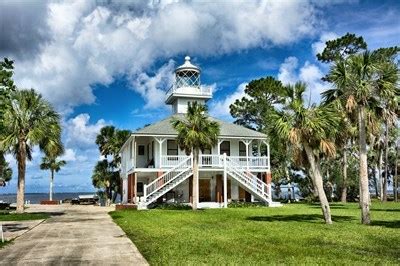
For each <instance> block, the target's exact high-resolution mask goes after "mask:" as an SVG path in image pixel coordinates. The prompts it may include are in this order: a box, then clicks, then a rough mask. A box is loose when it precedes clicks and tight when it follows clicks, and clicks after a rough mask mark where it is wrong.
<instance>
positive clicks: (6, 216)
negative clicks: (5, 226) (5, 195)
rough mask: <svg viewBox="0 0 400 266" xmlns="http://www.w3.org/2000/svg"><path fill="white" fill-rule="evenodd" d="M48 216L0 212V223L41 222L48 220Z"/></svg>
mask: <svg viewBox="0 0 400 266" xmlns="http://www.w3.org/2000/svg"><path fill="white" fill-rule="evenodd" d="M49 217H50V215H49V214H47V213H21V214H16V213H9V212H4V211H2V212H0V221H26V220H42V219H47V218H49Z"/></svg>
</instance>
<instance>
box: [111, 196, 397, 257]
mask: <svg viewBox="0 0 400 266" xmlns="http://www.w3.org/2000/svg"><path fill="white" fill-rule="evenodd" d="M320 213H321V212H320V209H319V206H318V205H306V204H291V205H288V204H287V205H285V206H284V207H282V208H229V209H214V210H200V211H196V212H193V211H187V210H176V211H175V210H150V211H134V210H124V211H115V212H111V213H110V214H111V216H112V217H113V219H114V220H115V222H116V223H117V224H118V225H119V226H121V228H122V229H123V230H124V231H125V232H126V233H127V235H128V236H129V237H130V238H131V239H132V241H133V242H134V243H135V244H136V246H137V247H138V248H139V250H140V252H141V253H142V254H143V255H144V257H145V258H146V259H147V260H148V261H149V262H150V264H192V265H193V264H199V263H203V264H204V263H207V264H265V263H293V264H294V263H296V264H298V263H301V264H304V263H307V264H316V263H322V264H324V263H336V264H350V263H352V264H354V263H355V262H357V263H358V264H364V263H367V262H368V263H377V264H385V263H391V264H399V263H400V203H386V204H381V203H374V204H373V208H372V219H373V221H374V223H373V225H371V226H363V225H360V224H359V210H358V208H357V204H346V205H342V204H333V205H332V213H333V220H334V224H333V225H325V224H324V223H323V220H322V215H321V214H320Z"/></svg>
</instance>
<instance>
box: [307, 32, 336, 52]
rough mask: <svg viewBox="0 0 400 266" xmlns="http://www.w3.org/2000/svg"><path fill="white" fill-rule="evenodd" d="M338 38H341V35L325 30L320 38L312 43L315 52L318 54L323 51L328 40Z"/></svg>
mask: <svg viewBox="0 0 400 266" xmlns="http://www.w3.org/2000/svg"><path fill="white" fill-rule="evenodd" d="M337 38H339V35H337V34H336V33H334V32H324V33H323V34H322V35H321V37H320V38H319V40H318V41H317V42H315V43H313V44H312V45H311V47H312V50H313V54H314V55H317V54H319V53H322V51H323V50H324V48H325V43H326V42H327V41H331V40H335V39H337Z"/></svg>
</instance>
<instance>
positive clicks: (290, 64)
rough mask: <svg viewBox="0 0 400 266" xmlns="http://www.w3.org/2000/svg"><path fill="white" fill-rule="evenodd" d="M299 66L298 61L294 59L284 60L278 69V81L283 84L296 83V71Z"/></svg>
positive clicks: (292, 57) (291, 57)
mask: <svg viewBox="0 0 400 266" xmlns="http://www.w3.org/2000/svg"><path fill="white" fill-rule="evenodd" d="M298 65H299V60H297V58H296V57H294V56H290V57H288V58H286V59H285V62H283V63H282V64H281V66H280V67H279V73H278V79H279V80H280V81H282V83H283V84H292V83H295V82H296V81H297V76H296V73H295V71H296V69H297V67H298Z"/></svg>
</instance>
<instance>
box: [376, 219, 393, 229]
mask: <svg viewBox="0 0 400 266" xmlns="http://www.w3.org/2000/svg"><path fill="white" fill-rule="evenodd" d="M371 225H372V226H384V227H387V228H400V220H394V221H372V222H371Z"/></svg>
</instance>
